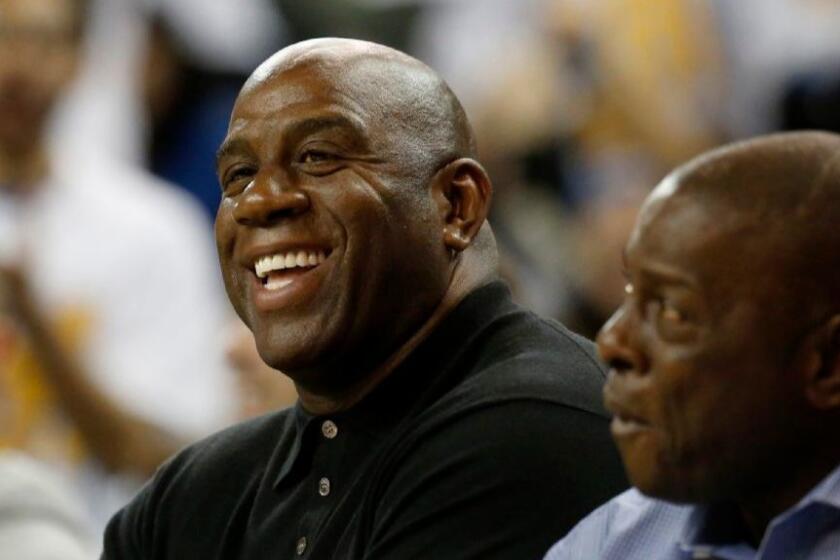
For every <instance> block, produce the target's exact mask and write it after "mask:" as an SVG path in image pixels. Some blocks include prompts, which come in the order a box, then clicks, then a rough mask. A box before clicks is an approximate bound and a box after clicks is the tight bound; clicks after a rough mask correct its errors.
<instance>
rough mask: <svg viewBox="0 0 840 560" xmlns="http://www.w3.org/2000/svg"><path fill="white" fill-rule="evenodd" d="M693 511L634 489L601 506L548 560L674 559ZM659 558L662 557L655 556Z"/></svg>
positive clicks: (583, 521)
mask: <svg viewBox="0 0 840 560" xmlns="http://www.w3.org/2000/svg"><path fill="white" fill-rule="evenodd" d="M693 511H694V508H693V507H691V506H686V505H679V504H672V503H669V502H665V501H662V500H657V499H653V498H649V497H647V496H645V495H643V494H642V493H641V492H639V491H638V490H636V489H635V488H633V489H630V490H628V491H626V492H624V493H623V494H620V495H618V496H616V497H615V498H613V499H612V500H610V501H609V502H607V503H606V504H604V505H602V506H601V507H599V508H598V509H596V510H595V511H594V512H592V513H591V514H590V515H588V516H587V517H586V518H584V519H583V520H582V521H581V522H580V523H578V524H577V525H576V526H575V527H574V529H572V531H571V532H570V533H569V534H568V535H567V536H566V537H565V538H563V539H562V540H561V541H559V542H558V543H557V544H555V545H554V546H553V547H552V549H551V550H550V552H549V553H548V555H547V556H546V560H564V559H576V558H584V557H586V558H589V557H591V558H600V559H602V560H650V558H653V557H657V558H671V557H672V556H670V555H668V552H667V551H668V549H669V548H673V549H674V551H675V552H676V550H677V549H676V547H677V546H678V544H679V540H680V538H681V535H683V534H684V532H685V531H686V528H687V525H688V523H689V519H690V517H691V515H692V512H693ZM653 555H659V556H653Z"/></svg>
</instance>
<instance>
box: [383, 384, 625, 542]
mask: <svg viewBox="0 0 840 560" xmlns="http://www.w3.org/2000/svg"><path fill="white" fill-rule="evenodd" d="M391 452H392V453H391V456H390V457H389V458H388V461H387V462H384V463H383V466H382V468H381V469H380V471H379V472H377V473H375V476H373V477H372V480H373V481H374V482H373V483H372V484H373V488H372V491H371V492H369V495H368V499H371V500H373V501H374V502H375V503H376V506H375V510H376V517H377V519H376V521H375V525H376V526H377V527H380V528H388V529H382V531H383V533H388V532H394V531H397V532H398V531H399V529H400V528H405V527H407V526H413V524H415V523H421V524H422V523H429V524H430V526H431V525H433V524H434V521H432V520H434V519H438V518H440V519H451V520H452V521H451V522H450V523H448V524H447V526H448V527H449V528H447V527H440V530H441V531H443V532H444V533H446V532H447V531H451V528H452V526H453V524H454V526H457V527H458V530H459V531H460V532H462V533H463V534H464V535H472V537H473V538H475V537H476V536H477V535H484V537H483V538H486V541H483V543H484V544H483V545H482V546H487V547H489V550H494V551H497V552H496V554H498V553H499V552H498V551H508V552H510V553H511V554H512V553H513V552H514V551H516V553H517V554H519V553H522V554H523V556H522V557H535V556H534V555H535V554H542V553H543V552H544V551H545V550H547V549H548V547H549V546H550V544H551V543H552V542H554V541H555V540H556V539H557V537H558V536H559V535H563V534H565V533H566V532H567V531H568V530H569V529H570V528H571V527H572V526H573V525H574V523H576V522H577V521H578V520H580V519H581V518H582V517H583V516H584V515H586V514H587V513H589V512H590V511H592V510H593V509H594V508H595V507H597V506H598V505H599V504H601V503H603V502H604V501H605V500H608V499H609V498H611V497H612V496H614V495H615V494H617V493H618V492H621V491H622V490H623V489H625V488H626V487H627V485H626V482H625V478H624V473H623V470H622V467H621V462H620V460H619V458H618V455H617V453H616V451H615V449H614V447H613V445H612V443H611V441H610V438H609V433H608V426H607V423H606V421H605V420H604V419H602V418H601V417H599V416H598V415H595V414H592V413H590V412H586V411H583V410H580V409H577V408H571V407H566V406H563V405H559V404H556V403H553V402H550V401H541V400H514V401H508V402H501V403H500V402H494V403H490V404H487V405H485V406H480V407H475V408H470V409H466V410H462V411H460V413H459V414H457V415H453V416H448V417H447V419H446V420H445V421H442V422H439V423H434V424H432V423H426V422H423V423H421V424H420V425H418V426H417V428H416V430H412V431H411V432H410V433H408V434H405V435H404V437H401V438H399V442H398V443H397V444H396V445H395V446H394V447H393V448H392V449H391ZM447 534H448V533H447ZM489 534H492V537H490V536H488V535H489ZM524 535H528V542H527V543H525V542H523V541H522V539H523V536H524ZM436 538H444V537H443V536H441V535H437V537H436ZM446 538H449V537H446ZM452 538H454V537H452ZM457 544H458V546H461V545H463V546H470V547H475V546H478V545H477V544H476V543H475V542H473V543H472V544H470V543H457ZM454 549H457V548H456V547H455V544H453V547H452V548H450V550H454ZM523 550H527V551H528V554H530V556H526V555H524V553H523V552H522V551H523ZM484 552H487V551H484ZM482 554H483V553H482ZM482 554H477V555H475V556H469V555H466V553H465V556H464V557H465V558H466V557H470V558H472V557H499V556H482ZM502 557H504V556H502ZM507 557H510V556H507Z"/></svg>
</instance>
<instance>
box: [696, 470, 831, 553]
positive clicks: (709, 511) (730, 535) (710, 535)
mask: <svg viewBox="0 0 840 560" xmlns="http://www.w3.org/2000/svg"><path fill="white" fill-rule="evenodd" d="M813 504H822V505H823V506H828V507H829V508H833V509H835V510H837V511H838V512H840V465H838V466H837V467H836V468H835V469H834V470H833V471H832V472H831V473H829V475H828V476H826V477H825V478H824V479H823V480H822V481H821V482H820V483H819V484H817V485H816V486H815V487H814V488H813V489H811V491H810V492H808V493H807V494H806V495H805V496H804V497H803V498H802V499H801V500H800V501H799V502H798V503H797V504H796V505H795V506H794V507H792V508H790V509H788V510H786V511H784V512H783V513H781V514H779V515H778V516H776V517H775V518H773V520H772V521H771V522H770V523H769V524H768V526H767V531H766V533H765V536H764V539H763V541H765V542H766V541H767V540H768V538H769V537H770V534H771V533H772V531H773V530H774V528H775V527H778V526H779V525H781V524H783V523H786V522H787V521H789V520H791V519H793V518H795V517H797V516H798V515H799V514H801V513H802V512H803V511H805V510H807V509H809V508H810V507H811V506H812V505H813ZM745 531H746V528H745V527H744V526H743V521H742V520H741V518H740V516H739V515H737V512H736V510H735V508H734V506H732V505H728V504H721V505H714V506H708V505H697V506H692V507H691V513H690V514H689V517H688V519H687V521H686V525H685V530H684V532H683V535H682V537H681V538H680V540H679V543H680V550H681V551H682V552H683V553H685V554H686V557H687V558H712V557H714V558H724V559H732V560H736V559H740V558H753V556H754V555H755V553H756V551H755V549H754V548H753V547H752V546H750V545H749V544H747V543H746V542H744V541H743V535H744V534H745V533H744V532H745ZM712 552H714V556H711V555H710V554H711V553H712ZM704 555H705V556H704Z"/></svg>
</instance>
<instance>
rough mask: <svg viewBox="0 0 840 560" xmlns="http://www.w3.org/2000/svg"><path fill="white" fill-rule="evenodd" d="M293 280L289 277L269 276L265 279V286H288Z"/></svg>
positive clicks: (277, 288) (275, 287) (269, 287)
mask: <svg viewBox="0 0 840 560" xmlns="http://www.w3.org/2000/svg"><path fill="white" fill-rule="evenodd" d="M292 282H294V280H292V279H291V278H271V277H269V279H268V280H267V281H266V283H265V287H266V288H267V289H269V290H279V289H280V288H282V287H284V286H288V285H289V284H291V283H292Z"/></svg>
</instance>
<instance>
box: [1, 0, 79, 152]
mask: <svg viewBox="0 0 840 560" xmlns="http://www.w3.org/2000/svg"><path fill="white" fill-rule="evenodd" d="M76 9H78V8H77V5H76V3H75V2H73V1H72V0H0V146H2V147H3V148H4V149H5V150H8V151H17V150H24V149H28V148H30V147H31V146H32V144H33V143H36V142H38V139H39V137H40V135H41V134H42V132H43V128H44V125H45V121H46V120H47V117H48V115H49V112H50V111H51V109H52V107H53V105H54V104H55V101H56V99H57V98H58V97H59V95H60V94H61V93H62V92H63V91H64V89H65V88H66V86H67V85H68V83H69V82H70V81H71V79H72V78H73V76H74V74H75V69H76V64H77V62H78V60H77V59H78V55H79V52H78V51H79V44H78V42H79V39H78V37H77V36H76V29H75V24H76V14H75V12H74V10H76Z"/></svg>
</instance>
